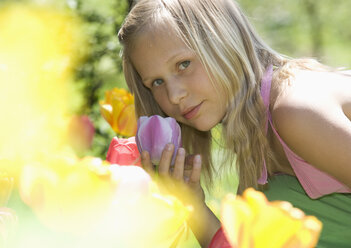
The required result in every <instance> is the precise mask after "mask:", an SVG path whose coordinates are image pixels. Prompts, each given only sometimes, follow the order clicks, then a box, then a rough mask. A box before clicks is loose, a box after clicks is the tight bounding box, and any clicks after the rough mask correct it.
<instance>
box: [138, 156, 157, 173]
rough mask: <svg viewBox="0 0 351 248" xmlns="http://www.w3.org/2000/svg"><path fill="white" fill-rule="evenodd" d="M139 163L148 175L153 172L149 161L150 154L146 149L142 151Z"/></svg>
mask: <svg viewBox="0 0 351 248" xmlns="http://www.w3.org/2000/svg"><path fill="white" fill-rule="evenodd" d="M141 164H142V166H143V169H144V170H145V171H146V172H147V173H149V174H150V175H152V174H153V173H155V172H154V170H153V166H152V163H151V159H150V154H149V153H148V152H147V151H142V153H141Z"/></svg>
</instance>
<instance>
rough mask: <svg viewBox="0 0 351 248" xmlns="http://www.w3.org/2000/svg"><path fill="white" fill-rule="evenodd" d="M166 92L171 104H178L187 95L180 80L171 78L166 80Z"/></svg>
mask: <svg viewBox="0 0 351 248" xmlns="http://www.w3.org/2000/svg"><path fill="white" fill-rule="evenodd" d="M167 94H168V98H169V101H170V102H171V103H172V104H179V103H180V102H181V100H182V99H183V98H184V97H185V96H186V95H187V90H186V87H185V85H184V83H183V82H182V81H180V80H177V79H173V80H169V81H168V82H167Z"/></svg>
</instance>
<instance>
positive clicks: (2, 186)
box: [0, 170, 14, 207]
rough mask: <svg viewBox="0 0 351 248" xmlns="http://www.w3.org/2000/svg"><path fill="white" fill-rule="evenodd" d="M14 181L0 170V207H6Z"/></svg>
mask: <svg viewBox="0 0 351 248" xmlns="http://www.w3.org/2000/svg"><path fill="white" fill-rule="evenodd" d="M13 184H14V179H13V177H10V176H8V175H7V173H4V172H1V170H0V207H2V206H6V204H7V201H8V200H9V198H10V195H11V191H12V188H13Z"/></svg>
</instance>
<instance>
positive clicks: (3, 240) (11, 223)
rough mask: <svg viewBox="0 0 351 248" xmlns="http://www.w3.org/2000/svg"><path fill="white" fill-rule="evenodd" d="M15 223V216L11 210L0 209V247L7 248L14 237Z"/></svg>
mask: <svg viewBox="0 0 351 248" xmlns="http://www.w3.org/2000/svg"><path fill="white" fill-rule="evenodd" d="M17 222H18V220H17V216H16V214H15V212H14V211H13V210H12V209H10V208H5V207H0V247H7V245H8V243H9V241H10V239H11V238H12V236H14V233H15V230H16V226H17Z"/></svg>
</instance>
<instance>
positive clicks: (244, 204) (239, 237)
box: [221, 189, 322, 248]
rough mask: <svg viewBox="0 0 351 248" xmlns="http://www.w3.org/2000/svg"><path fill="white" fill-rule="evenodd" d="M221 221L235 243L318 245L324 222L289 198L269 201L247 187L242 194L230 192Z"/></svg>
mask: <svg viewBox="0 0 351 248" xmlns="http://www.w3.org/2000/svg"><path fill="white" fill-rule="evenodd" d="M221 216H222V223H223V228H224V231H225V233H226V236H227V238H228V240H229V242H230V244H231V245H232V246H233V247H239V248H246V247H247V248H248V247H271V248H278V247H300V248H302V247H315V245H316V244H317V242H318V238H319V234H320V231H321V228H322V223H321V222H320V221H319V220H318V219H317V218H315V217H314V216H305V214H304V213H303V212H302V211H301V210H299V209H297V208H294V207H293V206H292V205H291V204H290V203H289V202H283V201H274V202H269V201H268V200H267V199H266V197H265V195H264V194H263V193H261V192H258V191H255V190H253V189H247V190H246V191H245V192H244V194H243V196H242V197H241V196H236V198H235V197H234V196H233V195H227V196H226V197H225V199H224V201H223V203H222V210H221Z"/></svg>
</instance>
